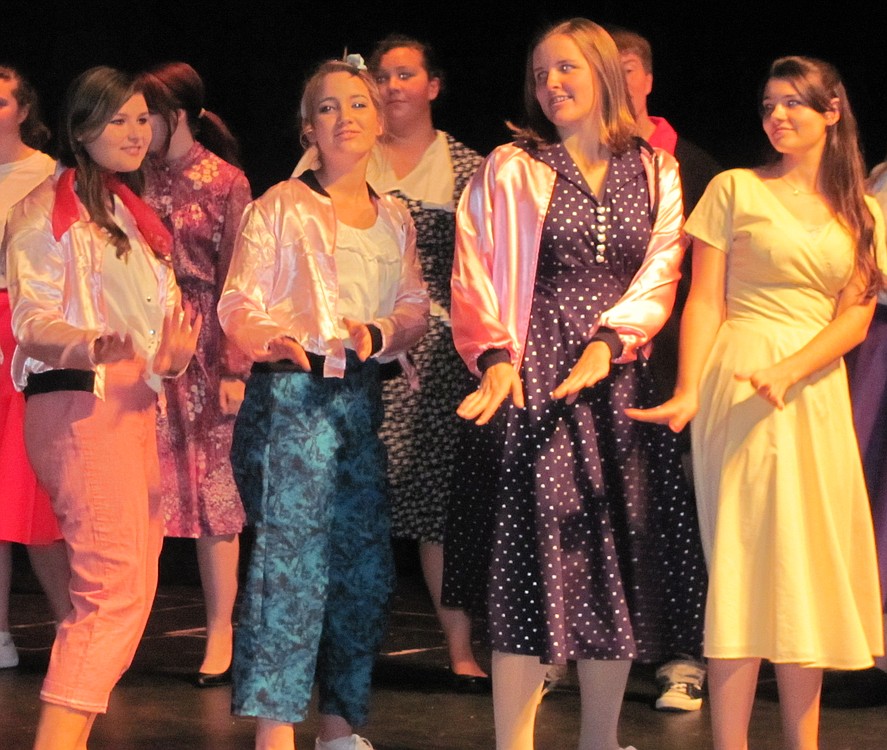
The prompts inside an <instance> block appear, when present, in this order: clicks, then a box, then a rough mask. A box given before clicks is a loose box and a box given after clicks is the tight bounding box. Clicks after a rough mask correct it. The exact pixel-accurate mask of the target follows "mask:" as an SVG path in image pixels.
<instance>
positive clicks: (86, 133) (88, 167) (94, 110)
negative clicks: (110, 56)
mask: <svg viewBox="0 0 887 750" xmlns="http://www.w3.org/2000/svg"><path fill="white" fill-rule="evenodd" d="M137 93H139V89H138V87H137V86H136V84H135V82H134V81H133V79H132V78H130V77H129V76H128V75H126V74H125V73H122V72H120V71H119V70H115V69H114V68H108V67H104V66H99V67H96V68H90V69H89V70H87V71H85V72H83V73H81V74H80V75H79V76H77V78H75V79H74V80H73V81H72V82H71V85H70V86H69V87H68V91H67V93H66V94H65V100H64V103H63V105H62V111H61V117H60V125H59V133H58V138H59V161H61V163H62V164H64V165H65V166H66V167H72V168H74V169H76V170H77V188H76V189H77V195H78V196H79V198H80V200H81V201H83V205H84V206H85V207H86V210H87V211H88V212H89V217H90V219H91V220H92V221H94V222H95V223H96V224H98V225H99V226H100V227H101V228H102V229H104V230H105V231H106V232H108V234H109V235H110V237H111V242H112V243H113V245H114V246H115V247H116V248H117V257H120V256H121V255H123V254H124V253H126V252H128V251H129V249H130V245H129V237H127V236H126V232H124V231H123V230H122V229H121V228H120V227H119V226H117V223H116V222H115V221H114V219H113V218H112V217H111V212H110V211H109V210H108V189H107V188H106V187H105V183H104V180H103V177H102V175H103V170H102V169H101V168H100V167H99V166H98V164H96V163H95V162H94V161H93V160H92V157H91V156H90V155H89V152H88V151H87V150H86V144H88V143H91V142H92V141H94V140H95V139H96V138H98V137H99V135H101V133H102V130H104V128H105V126H106V125H107V124H108V123H109V122H110V121H111V118H112V117H114V115H115V114H117V112H119V111H120V108H121V107H122V106H123V105H124V104H126V102H127V101H129V99H130V98H131V97H132V96H134V95H135V94H137ZM118 177H119V178H120V179H121V180H122V181H123V182H124V183H126V184H127V185H128V186H129V187H130V188H132V190H133V191H134V192H135V193H136V194H137V195H138V194H139V193H141V189H142V174H141V171H140V170H137V171H136V172H126V173H120V174H118Z"/></svg>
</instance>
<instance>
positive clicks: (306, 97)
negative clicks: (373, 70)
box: [299, 60, 384, 145]
mask: <svg viewBox="0 0 887 750" xmlns="http://www.w3.org/2000/svg"><path fill="white" fill-rule="evenodd" d="M332 73H348V74H349V75H352V76H354V77H355V78H359V79H360V80H361V81H363V83H364V85H365V86H366V87H367V92H368V94H369V97H370V101H371V102H372V103H373V106H374V107H375V108H376V113H377V115H378V117H379V120H380V122H384V119H383V118H384V115H383V107H382V95H381V94H380V93H379V87H378V86H376V82H375V81H374V80H373V78H372V76H371V75H370V74H369V72H368V71H367V70H366V69H363V70H362V69H360V68H358V67H356V66H354V65H352V64H351V63H349V62H345V61H344V60H328V61H327V62H324V63H321V64H320V65H318V66H317V68H316V69H315V70H314V72H313V73H312V74H311V76H310V77H309V78H308V80H307V81H305V86H304V88H303V89H302V99H301V101H300V103H299V134H300V136H304V135H305V132H306V130H308V129H309V128H310V127H311V125H312V124H313V122H312V118H313V117H314V110H315V109H316V106H317V98H318V96H319V95H320V87H321V85H322V84H323V79H324V78H326V77H327V76H328V75H331V74H332ZM303 145H304V143H303Z"/></svg>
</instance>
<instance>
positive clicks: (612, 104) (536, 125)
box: [512, 18, 635, 154]
mask: <svg viewBox="0 0 887 750" xmlns="http://www.w3.org/2000/svg"><path fill="white" fill-rule="evenodd" d="M553 36H566V37H569V38H570V39H571V40H572V41H573V42H574V43H575V44H576V46H577V47H578V48H579V51H580V52H581V53H582V57H583V58H585V60H586V62H587V63H588V64H589V66H591V69H592V71H593V72H594V77H595V81H596V83H597V86H598V91H597V92H596V94H597V95H598V96H599V97H600V102H601V106H600V122H599V123H598V125H599V127H600V140H601V143H603V144H604V145H605V146H606V147H607V148H608V149H609V150H610V151H612V152H613V153H614V154H622V153H625V152H626V151H627V150H628V149H629V148H630V147H631V145H632V143H633V142H634V134H635V121H634V116H633V114H632V111H631V105H630V103H629V99H628V90H627V88H626V86H625V72H624V71H623V70H622V60H621V57H620V55H619V50H618V49H617V48H616V43H615V42H614V41H613V39H612V37H611V36H610V35H609V34H608V33H607V32H606V31H605V30H604V28H603V27H602V26H599V25H598V24H596V23H594V22H593V21H589V20H588V19H587V18H572V19H570V20H569V21H563V22H562V23H559V24H556V25H554V26H552V27H550V28H548V29H546V30H545V31H543V32H542V33H541V34H539V36H537V37H536V40H535V41H534V42H533V44H532V46H531V47H530V51H529V54H528V55H527V66H526V74H525V78H524V109H525V113H526V125H525V126H524V127H523V128H512V131H513V132H514V134H515V136H516V137H517V138H519V139H521V140H525V141H527V142H528V143H529V144H530V145H531V146H535V147H545V146H546V145H551V144H552V143H557V142H559V141H560V136H559V135H558V132H557V128H555V126H554V124H553V123H552V122H551V121H550V120H549V119H548V118H547V117H546V116H545V114H544V113H543V111H542V107H541V106H540V105H539V101H538V99H536V78H535V76H534V75H533V53H534V52H535V51H536V49H538V47H539V45H540V44H542V43H543V42H544V41H546V40H547V39H549V38H551V37H553Z"/></svg>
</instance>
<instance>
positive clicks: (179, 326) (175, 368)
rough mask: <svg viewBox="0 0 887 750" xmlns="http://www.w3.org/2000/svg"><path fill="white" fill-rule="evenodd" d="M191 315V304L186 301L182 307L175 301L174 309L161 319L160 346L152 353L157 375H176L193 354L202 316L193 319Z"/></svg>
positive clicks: (186, 364) (201, 323)
mask: <svg viewBox="0 0 887 750" xmlns="http://www.w3.org/2000/svg"><path fill="white" fill-rule="evenodd" d="M192 316H193V310H192V309H191V305H189V304H188V303H187V302H186V303H185V306H184V307H182V306H181V305H180V304H178V303H177V304H176V306H175V309H174V310H173V311H172V312H171V313H170V314H169V315H167V316H166V317H165V318H164V319H163V331H162V333H161V336H160V346H159V347H158V349H157V353H156V354H155V355H154V372H156V373H157V374H158V375H161V376H164V377H169V376H172V375H177V374H178V373H180V372H182V370H184V369H185V368H186V367H187V366H188V363H189V362H190V361H191V357H193V356H194V351H195V349H196V348H197V337H198V336H199V335H200V328H201V326H202V325H203V316H201V315H200V314H198V315H197V317H196V318H193V320H192Z"/></svg>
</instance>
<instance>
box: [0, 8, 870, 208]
mask: <svg viewBox="0 0 887 750" xmlns="http://www.w3.org/2000/svg"><path fill="white" fill-rule="evenodd" d="M879 7H880V4H879V3H877V2H868V3H864V4H863V3H853V2H851V3H834V2H829V3H824V4H820V5H819V6H818V7H817V9H813V8H812V4H811V3H784V2H783V3H778V4H777V3H775V2H773V3H767V4H760V3H730V2H670V3H666V2H657V3H638V2H634V3H631V2H625V1H622V2H610V1H605V2H548V3H535V4H534V3H524V4H519V3H517V2H510V3H503V2H495V1H494V0H491V1H490V2H486V3H484V2H474V3H462V2H460V3H451V4H440V3H429V2H422V1H421V0H414V1H413V2H410V3H397V2H383V3H370V2H363V3H356V2H342V1H341V0H339V1H336V2H311V3H306V2H297V1H295V0H290V1H289V2H283V1H271V0H267V1H264V2H263V1H261V0H259V1H258V2H243V3H241V4H231V0H228V2H224V1H220V2H215V3H204V2H189V0H177V1H172V0H142V1H141V2H139V1H138V0H135V1H132V0H97V1H96V2H89V1H88V0H87V1H78V0H69V2H48V1H46V0H3V2H2V6H0V59H3V60H8V61H10V62H12V63H13V64H17V65H19V66H21V67H22V68H24V69H25V70H26V71H27V72H28V73H29V74H30V75H31V77H32V78H33V80H34V82H35V84H36V85H37V86H38V88H39V89H40V91H41V93H42V95H43V97H44V100H45V103H46V107H45V108H46V110H47V114H48V121H49V123H50V124H51V125H54V117H55V109H56V102H57V101H58V99H59V97H60V96H61V94H62V92H63V91H64V89H65V86H66V85H67V83H68V81H70V79H71V78H72V77H73V75H75V74H76V73H78V72H79V71H81V70H83V69H85V68H87V67H89V66H92V65H96V64H109V65H114V66H117V67H121V68H124V69H128V70H138V69H140V68H142V67H145V66H148V65H151V64H154V63H157V62H162V61H166V60H173V59H181V60H186V61H187V62H190V63H191V64H192V65H193V66H194V67H195V68H197V70H198V71H199V72H200V73H201V74H202V75H203V77H204V79H205V80H206V83H207V87H208V108H210V109H213V110H215V111H216V112H218V113H219V114H220V115H221V116H222V117H223V118H224V119H225V120H226V121H228V123H229V124H230V125H231V127H232V129H233V130H234V131H235V133H236V134H237V135H238V136H239V138H240V140H241V142H242V146H243V151H244V158H245V162H246V171H247V173H248V175H249V177H250V180H251V182H252V185H253V189H254V191H255V192H256V193H259V192H262V191H263V190H265V189H266V188H267V187H268V186H270V185H271V184H273V183H274V182H277V181H279V180H281V179H284V178H286V177H287V176H288V175H289V173H290V171H291V169H292V167H293V165H294V164H295V162H296V160H297V158H298V155H299V146H298V140H297V138H296V133H295V125H294V121H295V110H296V103H297V99H298V95H299V90H300V87H301V84H302V81H303V79H304V77H305V75H306V73H307V72H308V71H309V70H310V68H311V67H312V66H313V65H314V64H315V63H317V62H319V61H320V60H323V59H325V58H329V57H334V56H339V55H341V53H342V51H343V49H344V48H345V47H346V46H347V47H348V49H349V50H350V51H354V52H361V53H363V54H364V55H365V56H368V54H369V50H370V49H371V48H372V44H373V42H374V41H376V40H378V39H379V38H381V37H383V36H384V35H386V34H387V33H389V32H392V31H398V32H401V33H406V34H412V35H416V36H419V37H421V38H424V39H426V40H428V41H430V42H431V43H432V44H433V45H434V46H435V48H436V49H437V51H438V53H439V56H440V58H441V61H442V62H443V64H444V67H445V68H446V70H447V73H448V81H447V91H446V94H445V96H444V97H442V99H441V101H440V103H439V106H438V108H437V114H436V120H437V125H438V126H439V127H442V128H444V129H446V130H448V131H450V132H452V133H453V134H454V135H455V136H456V137H457V138H459V139H461V140H463V141H464V142H466V143H467V144H468V145H470V146H473V147H474V148H476V149H478V150H480V151H482V152H487V151H489V150H490V149H491V148H493V147H494V146H496V145H497V144H499V143H502V142H504V141H506V140H507V139H508V133H507V130H506V128H505V126H504V121H505V120H506V119H509V118H516V119H520V116H521V96H522V89H521V87H522V75H523V67H524V61H525V56H526V50H527V46H528V44H529V42H530V40H531V39H532V37H533V36H534V35H535V33H536V32H537V31H538V30H539V29H540V28H541V27H543V26H545V25H547V24H548V23H550V22H552V21H557V20H561V19H563V18H567V17H571V16H575V15H585V16H587V17H589V18H592V19H593V20H595V21H598V22H599V23H604V24H616V25H621V26H625V27H628V28H633V29H636V30H637V31H640V32H641V33H642V34H644V35H645V36H647V37H648V38H649V39H650V41H651V42H652V44H653V51H654V56H655V71H654V72H655V82H654V90H653V96H652V97H651V100H650V111H651V113H652V114H659V115H664V116H665V117H666V118H668V119H669V120H670V121H671V122H672V124H673V125H674V126H675V127H676V129H677V130H678V132H680V133H682V134H683V135H685V136H686V137H688V138H690V139H691V140H693V141H695V142H697V143H698V144H699V145H700V146H702V147H704V148H705V149H707V150H708V151H709V152H710V153H712V155H714V156H715V157H716V158H717V159H718V160H719V161H720V162H721V163H722V164H724V165H725V166H747V165H751V164H754V163H756V162H757V161H759V160H760V158H761V155H762V154H763V153H764V147H765V139H764V137H763V134H762V132H761V129H760V123H759V121H758V119H757V107H756V99H757V89H758V85H759V83H760V80H761V77H762V76H763V75H764V73H765V71H766V68H767V65H768V63H769V62H770V61H771V60H772V59H773V58H774V57H777V56H779V55H784V54H808V55H814V56H818V57H822V58H825V59H827V60H829V61H831V62H833V63H834V64H836V65H837V66H838V68H839V69H840V70H841V72H842V74H843V75H844V78H845V80H846V81H847V84H848V88H849V90H850V96H851V102H852V103H853V105H854V108H855V110H856V111H857V116H858V118H859V120H860V128H861V130H862V134H863V143H864V147H865V154H866V161H867V162H868V165H869V166H872V165H874V164H875V163H877V162H879V161H881V160H882V159H883V158H884V154H885V150H887V93H885V92H887V63H885V54H884V49H885V43H884V42H885V38H887V27H885V26H884V24H883V23H882V22H881V21H880V13H879V10H878V9H879Z"/></svg>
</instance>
